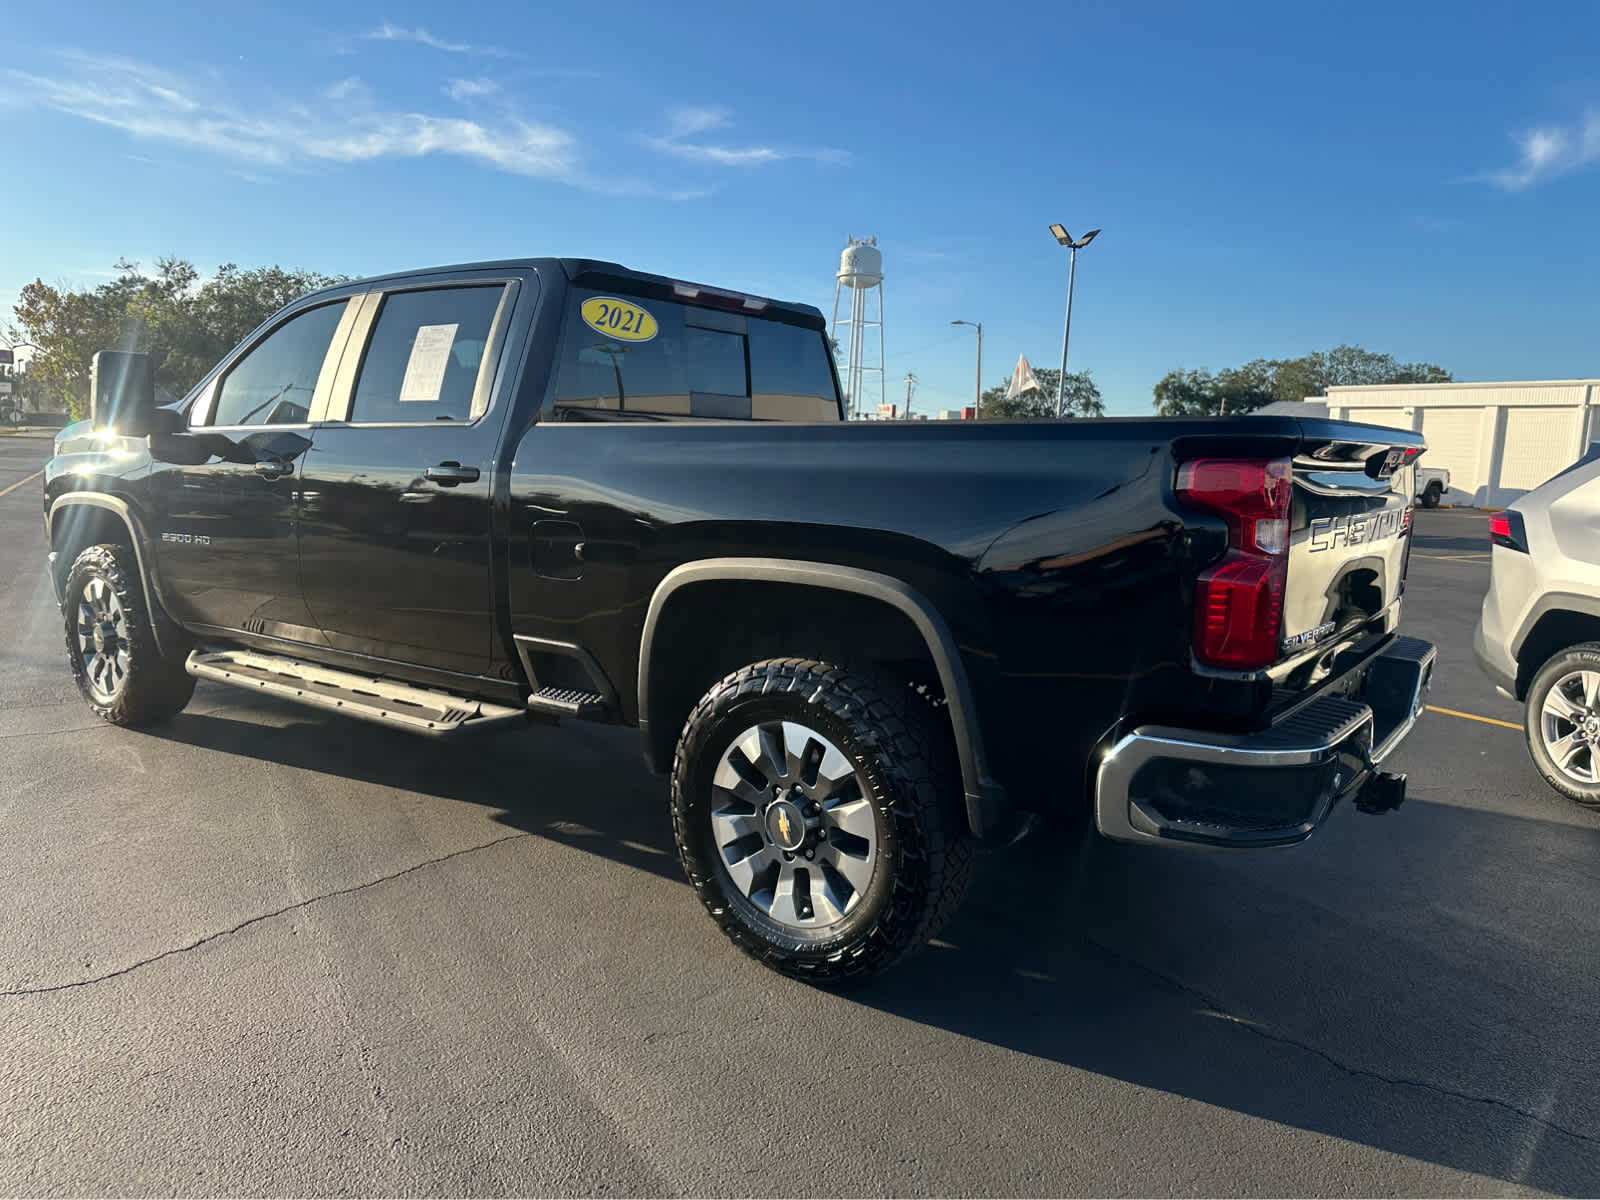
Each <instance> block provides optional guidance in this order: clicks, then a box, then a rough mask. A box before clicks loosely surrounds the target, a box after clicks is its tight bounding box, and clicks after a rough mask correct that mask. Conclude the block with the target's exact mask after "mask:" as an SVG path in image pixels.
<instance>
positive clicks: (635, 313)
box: [580, 296, 661, 342]
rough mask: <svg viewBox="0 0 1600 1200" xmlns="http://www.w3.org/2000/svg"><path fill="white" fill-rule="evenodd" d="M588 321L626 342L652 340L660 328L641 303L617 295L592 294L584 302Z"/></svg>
mask: <svg viewBox="0 0 1600 1200" xmlns="http://www.w3.org/2000/svg"><path fill="white" fill-rule="evenodd" d="M580 311H581V312H582V313H583V320H584V323H585V324H587V325H588V326H589V328H591V329H598V330H599V331H600V332H601V333H603V334H605V335H606V336H607V337H614V338H617V339H618V340H619V341H624V342H648V341H649V340H650V339H651V338H653V337H655V335H656V334H657V333H658V332H659V331H660V328H661V327H660V326H659V325H658V324H657V323H656V319H655V318H654V317H652V316H651V315H650V314H649V313H647V312H645V310H644V309H642V308H640V307H639V306H638V305H637V304H630V303H629V302H628V301H626V300H618V299H617V298H616V297H614V296H592V297H590V298H589V299H588V300H585V301H584V302H583V308H582V309H581V310H580Z"/></svg>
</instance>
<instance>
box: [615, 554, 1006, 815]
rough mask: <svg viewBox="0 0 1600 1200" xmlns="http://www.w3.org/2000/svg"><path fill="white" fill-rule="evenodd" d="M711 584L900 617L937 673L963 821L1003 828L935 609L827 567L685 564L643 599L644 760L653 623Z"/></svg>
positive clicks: (854, 573)
mask: <svg viewBox="0 0 1600 1200" xmlns="http://www.w3.org/2000/svg"><path fill="white" fill-rule="evenodd" d="M711 580H724V581H726V580H737V581H751V582H763V583H789V584H796V585H800V586H805V587H815V588H830V589H832V590H834V591H841V592H851V593H854V594H855V595H858V596H865V597H867V598H869V599H872V600H876V601H878V602H880V603H883V604H887V605H889V606H890V607H892V608H895V609H897V610H899V611H900V612H901V613H902V614H904V615H905V616H906V617H907V618H908V619H909V620H910V621H911V623H912V625H913V626H914V627H915V628H916V630H917V632H918V634H919V635H920V636H921V637H922V640H923V642H924V643H925V644H926V646H927V648H928V654H929V656H930V657H931V658H932V660H933V664H934V667H935V669H936V670H937V671H938V673H939V684H940V687H941V688H942V689H943V691H944V695H945V701H946V703H947V705H948V710H949V715H950V727H951V730H952V732H953V733H954V735H955V743H956V754H957V756H958V758H959V761H960V764H961V783H962V790H963V792H964V793H965V796H966V807H967V823H968V825H969V827H970V828H971V830H972V833H973V835H974V836H975V837H979V838H994V837H996V836H1000V835H1003V834H1004V833H1005V831H1006V830H1007V828H1008V826H1009V820H1010V804H1009V800H1008V798H1007V796H1006V789H1005V786H1004V785H1003V784H1001V783H1000V782H999V781H997V780H996V779H994V778H993V777H992V776H991V775H990V774H989V764H988V756H987V754H986V752H985V750H984V745H983V736H982V734H981V732H980V729H979V725H978V715H977V706H976V703H975V702H974V700H973V693H972V686H971V683H970V681H969V680H968V678H967V670H966V667H965V666H964V665H963V663H962V660H961V654H960V651H959V650H958V648H957V646H956V640H955V638H954V636H953V635H952V634H951V632H950V627H949V625H948V624H947V623H946V622H945V619H944V617H943V616H942V615H940V613H939V610H938V609H936V608H935V607H934V606H933V604H932V603H931V602H930V601H929V600H928V598H927V597H926V596H924V595H923V594H922V593H921V592H919V591H917V590H916V589H915V588H913V587H911V586H910V585H908V584H906V583H904V582H902V581H901V580H898V579H895V578H894V577H893V576H890V575H883V574H879V573H878V572H876V571H864V570H860V569H858V568H851V567H839V566H834V565H832V564H829V563H818V562H801V561H795V560H791V559H781V558H710V559H702V560H700V561H698V562H691V563H685V564H684V565H682V566H680V567H676V568H674V569H673V570H672V571H669V572H668V573H667V575H666V577H665V578H664V579H662V581H661V582H660V584H658V585H657V587H656V590H655V592H654V594H653V595H652V596H651V597H650V608H649V611H648V613H647V614H646V616H645V622H644V634H643V638H642V640H641V642H640V646H639V729H640V732H641V733H642V734H643V735H644V742H645V753H646V755H647V757H648V756H649V755H650V746H651V741H650V726H649V718H650V712H649V704H650V661H651V652H652V650H653V648H654V645H653V643H654V639H655V633H656V626H657V623H658V622H659V620H660V618H661V614H662V612H663V611H664V610H665V608H666V605H667V601H668V600H670V599H671V598H672V595H673V593H675V592H677V591H678V590H680V589H681V588H684V587H687V586H689V585H690V584H695V583H704V582H707V581H711Z"/></svg>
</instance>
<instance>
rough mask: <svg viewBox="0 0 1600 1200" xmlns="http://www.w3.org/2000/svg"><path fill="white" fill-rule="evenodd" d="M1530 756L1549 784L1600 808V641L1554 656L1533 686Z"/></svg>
mask: <svg viewBox="0 0 1600 1200" xmlns="http://www.w3.org/2000/svg"><path fill="white" fill-rule="evenodd" d="M1524 728H1525V731H1526V733H1527V738H1528V753H1529V754H1531V755H1532V756H1533V765H1534V766H1536V767H1538V768H1539V774H1541V775H1543V776H1544V779H1545V782H1546V783H1548V784H1549V785H1550V786H1551V787H1553V788H1554V789H1555V790H1556V791H1558V792H1560V793H1561V794H1562V795H1563V796H1565V797H1567V798H1568V799H1569V800H1573V801H1575V802H1576V803H1578V804H1581V805H1583V806H1584V807H1585V808H1600V642H1584V643H1582V644H1580V645H1577V646H1572V647H1570V648H1568V649H1566V650H1563V651H1561V652H1560V653H1559V654H1556V655H1554V656H1553V657H1552V658H1551V659H1550V660H1549V661H1548V662H1546V663H1545V664H1544V666H1542V667H1541V668H1539V673H1538V674H1537V675H1535V676H1534V677H1533V683H1532V684H1531V685H1530V686H1529V688H1528V703H1527V710H1526V718H1525V721H1524Z"/></svg>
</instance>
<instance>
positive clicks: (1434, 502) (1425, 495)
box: [1422, 479, 1444, 508]
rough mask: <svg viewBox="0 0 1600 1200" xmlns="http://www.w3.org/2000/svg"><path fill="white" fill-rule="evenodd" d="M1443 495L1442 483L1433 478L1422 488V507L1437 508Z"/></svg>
mask: <svg viewBox="0 0 1600 1200" xmlns="http://www.w3.org/2000/svg"><path fill="white" fill-rule="evenodd" d="M1443 496H1444V484H1442V483H1440V482H1439V481H1438V480H1437V479H1435V480H1434V481H1433V482H1432V483H1430V484H1429V485H1428V486H1427V487H1425V488H1423V489H1422V507H1423V508H1438V507H1439V501H1440V499H1441V498H1442V497H1443Z"/></svg>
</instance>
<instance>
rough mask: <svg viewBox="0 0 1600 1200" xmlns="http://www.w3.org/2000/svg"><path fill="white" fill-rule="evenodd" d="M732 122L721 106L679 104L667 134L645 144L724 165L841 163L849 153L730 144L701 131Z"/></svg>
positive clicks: (677, 155) (692, 160)
mask: <svg viewBox="0 0 1600 1200" xmlns="http://www.w3.org/2000/svg"><path fill="white" fill-rule="evenodd" d="M730 124H732V120H731V114H729V112H728V111H727V110H726V109H722V108H692V107H685V108H677V109H674V110H673V111H672V113H671V114H670V116H669V118H668V122H667V132H666V133H665V134H662V135H659V136H654V137H646V138H645V144H646V145H648V146H650V147H651V148H652V149H654V150H658V151H660V152H661V153H662V154H670V155H672V156H673V157H675V158H682V159H687V160H688V161H690V162H701V163H714V164H716V165H718V166H724V167H755V166H761V165H763V164H765V163H774V162H783V161H784V160H785V159H791V158H809V159H812V160H813V161H816V162H827V163H841V162H845V161H846V160H848V158H849V157H850V156H849V155H848V154H847V153H846V152H845V151H843V150H795V149H787V148H780V147H777V146H764V145H755V146H729V145H722V144H717V143H714V142H708V141H706V140H704V139H703V138H702V137H701V135H702V134H707V133H711V132H713V131H715V130H718V129H725V128H727V127H728V126H729V125H730Z"/></svg>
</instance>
